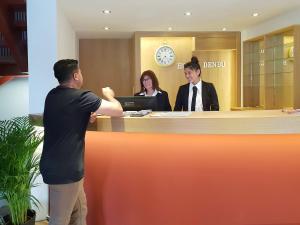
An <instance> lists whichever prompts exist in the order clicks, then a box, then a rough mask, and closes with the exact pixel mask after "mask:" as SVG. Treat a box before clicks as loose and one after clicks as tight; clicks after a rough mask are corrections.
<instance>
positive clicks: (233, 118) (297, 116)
mask: <svg viewBox="0 0 300 225" xmlns="http://www.w3.org/2000/svg"><path fill="white" fill-rule="evenodd" d="M93 129H94V130H98V131H113V132H143V133H173V134H174V133H178V134H180V133H181V134H282V133H300V113H294V114H288V113H285V112H282V111H281V110H252V111H228V112H194V113H191V114H190V115H186V116H184V115H178V114H177V112H175V113H173V114H172V112H171V113H167V114H163V113H152V114H148V115H146V116H143V117H129V116H126V117H122V118H110V117H107V116H99V117H98V118H97V122H96V123H95V125H94V126H93Z"/></svg>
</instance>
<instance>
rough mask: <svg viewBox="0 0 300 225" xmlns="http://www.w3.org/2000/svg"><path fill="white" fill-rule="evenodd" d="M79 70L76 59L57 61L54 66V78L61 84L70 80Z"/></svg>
mask: <svg viewBox="0 0 300 225" xmlns="http://www.w3.org/2000/svg"><path fill="white" fill-rule="evenodd" d="M78 69H79V66H78V61H77V60H75V59H62V60H59V61H57V62H56V63H55V64H54V66H53V70H54V76H55V77H56V79H57V80H58V82H59V83H63V82H66V81H68V80H70V78H71V76H72V75H73V73H74V72H75V71H76V70H78Z"/></svg>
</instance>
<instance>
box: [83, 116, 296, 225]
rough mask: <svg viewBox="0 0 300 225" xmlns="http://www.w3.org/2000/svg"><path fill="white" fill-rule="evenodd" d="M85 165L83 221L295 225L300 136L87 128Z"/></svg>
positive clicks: (136, 224)
mask: <svg viewBox="0 0 300 225" xmlns="http://www.w3.org/2000/svg"><path fill="white" fill-rule="evenodd" d="M297 119H298V118H297ZM135 120H138V119H137V118H135ZM196 120H197V119H196ZM163 126H165V125H163ZM145 129H146V128H145ZM177 129H179V128H177ZM85 168H86V170H85V190H86V195H87V201H88V225H299V224H300V134H272V135H256V134H251V135H237V134H234V135H216V134H215V135H203V134H189V135H186V134H154V133H141V132H140V133H127V132H92V131H89V132H87V136H86V153H85Z"/></svg>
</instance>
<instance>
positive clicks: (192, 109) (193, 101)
mask: <svg viewBox="0 0 300 225" xmlns="http://www.w3.org/2000/svg"><path fill="white" fill-rule="evenodd" d="M197 90H198V89H197V87H196V86H194V87H193V97H192V107H191V111H195V107H196V97H197Z"/></svg>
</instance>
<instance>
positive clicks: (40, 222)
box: [35, 221, 48, 225]
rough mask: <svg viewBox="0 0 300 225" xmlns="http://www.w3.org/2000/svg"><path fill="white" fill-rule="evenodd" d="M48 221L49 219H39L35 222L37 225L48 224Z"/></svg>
mask: <svg viewBox="0 0 300 225" xmlns="http://www.w3.org/2000/svg"><path fill="white" fill-rule="evenodd" d="M47 224H48V222H47V221H39V222H35V225H47Z"/></svg>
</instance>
